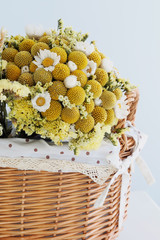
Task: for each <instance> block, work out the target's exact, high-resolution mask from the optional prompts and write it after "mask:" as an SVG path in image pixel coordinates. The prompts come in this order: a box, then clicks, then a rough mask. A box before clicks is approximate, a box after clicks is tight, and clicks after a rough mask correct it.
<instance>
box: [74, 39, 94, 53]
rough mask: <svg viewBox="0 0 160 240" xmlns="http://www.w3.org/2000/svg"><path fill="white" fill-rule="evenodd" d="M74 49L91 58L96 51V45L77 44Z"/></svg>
mask: <svg viewBox="0 0 160 240" xmlns="http://www.w3.org/2000/svg"><path fill="white" fill-rule="evenodd" d="M74 49H75V50H77V51H81V52H84V53H85V54H86V55H87V56H89V55H90V54H91V53H92V52H94V51H95V49H94V45H93V44H92V43H91V44H90V43H88V42H77V43H76V45H75V47H74Z"/></svg>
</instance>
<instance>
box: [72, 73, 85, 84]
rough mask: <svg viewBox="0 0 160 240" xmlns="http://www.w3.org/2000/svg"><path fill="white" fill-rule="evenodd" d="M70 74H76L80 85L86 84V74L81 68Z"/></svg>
mask: <svg viewBox="0 0 160 240" xmlns="http://www.w3.org/2000/svg"><path fill="white" fill-rule="evenodd" d="M71 74H72V75H75V76H77V81H79V82H80V83H81V87H84V86H85V85H86V83H87V75H86V74H85V73H84V72H83V71H82V70H75V71H73V72H72V73H71Z"/></svg>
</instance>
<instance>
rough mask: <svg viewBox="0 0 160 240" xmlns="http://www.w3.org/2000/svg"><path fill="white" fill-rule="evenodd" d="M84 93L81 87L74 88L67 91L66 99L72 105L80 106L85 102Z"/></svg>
mask: <svg viewBox="0 0 160 240" xmlns="http://www.w3.org/2000/svg"><path fill="white" fill-rule="evenodd" d="M85 96H86V94H85V91H84V89H83V88H82V87H79V86H76V87H73V88H70V89H69V90H68V91H67V97H68V99H69V101H70V102H71V103H72V104H76V105H81V104H82V103H83V102H84V100H85Z"/></svg>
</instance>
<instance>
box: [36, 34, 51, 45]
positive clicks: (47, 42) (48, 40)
mask: <svg viewBox="0 0 160 240" xmlns="http://www.w3.org/2000/svg"><path fill="white" fill-rule="evenodd" d="M49 38H50V36H43V37H41V38H40V39H39V41H38V42H43V43H46V44H47V45H48V44H49V43H50V39H49Z"/></svg>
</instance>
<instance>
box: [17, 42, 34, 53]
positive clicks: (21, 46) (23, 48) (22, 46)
mask: <svg viewBox="0 0 160 240" xmlns="http://www.w3.org/2000/svg"><path fill="white" fill-rule="evenodd" d="M34 44H35V42H34V41H33V40H31V39H24V40H23V41H22V42H21V43H20V44H19V51H28V52H30V51H31V48H32V46H33V45H34Z"/></svg>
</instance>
